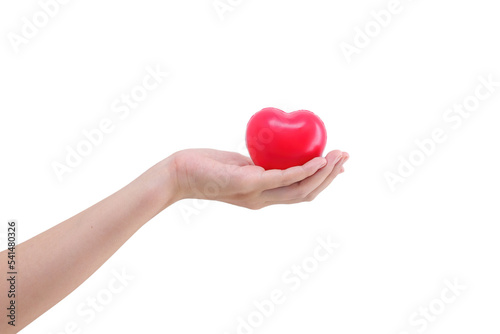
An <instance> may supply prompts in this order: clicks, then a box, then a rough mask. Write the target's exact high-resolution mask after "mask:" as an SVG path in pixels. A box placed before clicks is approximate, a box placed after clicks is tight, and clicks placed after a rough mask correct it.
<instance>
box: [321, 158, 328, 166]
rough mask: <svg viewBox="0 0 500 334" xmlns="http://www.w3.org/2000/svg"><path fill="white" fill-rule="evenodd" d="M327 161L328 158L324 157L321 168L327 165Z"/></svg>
mask: <svg viewBox="0 0 500 334" xmlns="http://www.w3.org/2000/svg"><path fill="white" fill-rule="evenodd" d="M326 163H327V161H326V159H325V158H323V159H322V161H321V164H320V165H319V168H323V167H325V166H326Z"/></svg>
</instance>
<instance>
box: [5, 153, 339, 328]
mask: <svg viewBox="0 0 500 334" xmlns="http://www.w3.org/2000/svg"><path fill="white" fill-rule="evenodd" d="M347 158H348V156H347V154H344V155H342V152H340V151H334V152H331V153H330V154H329V155H328V156H327V160H328V161H327V162H328V163H327V164H326V166H322V165H323V164H324V163H325V159H324V158H316V159H313V160H311V161H310V162H308V163H307V164H305V165H304V166H300V167H293V168H290V169H288V170H286V171H277V170H273V171H264V170H263V169H262V168H260V167H256V166H254V165H253V164H252V162H251V161H250V159H249V158H246V157H244V156H241V155H239V154H236V153H231V152H221V151H215V150H186V151H181V152H178V153H176V154H174V155H172V156H170V157H169V158H167V159H165V160H163V161H161V162H160V163H158V164H156V165H155V166H153V167H152V168H150V169H149V170H148V171H146V172H145V173H144V174H142V175H141V176H139V177H138V178H137V179H135V180H134V181H132V182H131V183H130V184H128V185H127V186H125V187H124V188H122V189H121V190H119V191H117V192H116V193H114V194H113V195H111V196H109V197H107V198H105V199H103V200H102V201H100V202H99V203H97V204H95V205H93V206H91V207H90V208H88V209H86V210H84V211H82V212H80V213H79V214H77V215H76V216H73V217H71V218H69V219H68V220H66V221H64V222H62V223H60V224H58V225H56V226H54V227H53V228H51V229H49V230H47V231H45V232H43V233H41V234H39V235H37V236H35V237H34V238H32V239H30V240H28V241H26V242H23V243H21V244H20V245H18V246H17V248H16V253H17V256H18V258H20V259H22V261H20V262H19V265H18V267H17V272H18V277H19V279H18V282H17V291H18V293H17V295H16V310H17V317H16V326H15V327H14V326H11V325H9V324H8V323H7V321H8V319H6V317H5V316H4V317H2V318H3V320H2V321H1V323H0V332H1V333H6V334H7V333H16V332H18V331H19V330H21V329H22V328H24V327H25V326H27V325H28V324H29V323H31V322H32V321H33V320H35V319H36V318H38V317H39V316H40V315H42V314H43V313H44V312H46V311H47V310H48V309H50V308H51V307H52V306H54V305H55V304H57V303H58V302H59V301H60V300H62V299H63V298H64V297H66V296H67V295H68V294H70V293H71V292H72V291H73V290H74V289H76V288H77V287H78V286H79V285H80V284H82V283H83V282H84V281H85V280H86V279H87V278H89V277H90V276H91V275H92V274H93V273H94V272H95V271H96V270H97V269H98V268H99V267H100V266H101V265H102V264H103V263H104V262H106V261H107V260H108V259H109V258H110V257H111V255H113V254H114V253H115V252H116V251H117V250H118V248H120V247H121V246H122V245H123V244H124V243H125V241H127V240H128V239H129V238H130V237H131V236H132V235H133V234H134V233H135V232H136V231H137V230H138V229H139V228H141V226H143V225H144V224H145V223H146V222H147V221H149V220H150V219H151V218H153V217H154V216H155V215H157V214H158V213H159V212H161V211H162V210H163V209H165V208H166V207H168V206H169V205H171V204H172V203H174V202H175V201H177V200H180V199H183V198H202V199H212V200H219V201H224V202H227V203H231V204H235V205H239V206H244V207H248V208H251V209H259V208H261V207H264V206H267V205H272V204H278V203H297V202H301V201H307V200H312V199H313V198H314V197H315V196H316V195H317V194H318V193H319V192H321V191H322V190H323V189H324V188H325V187H326V186H328V184H329V183H330V182H331V181H332V180H333V179H334V178H335V177H336V176H337V175H338V174H339V173H341V172H342V171H343V167H342V164H343V162H344V161H345V160H347ZM207 185H209V188H210V189H211V190H210V191H208V190H207V189H208V188H207ZM214 187H215V189H216V191H212V190H213V189H214ZM0 270H2V272H3V273H6V272H8V271H9V270H7V252H6V251H4V252H2V253H0ZM7 284H8V282H7V280H1V281H0V305H2V308H3V306H4V305H7V304H8V299H7V293H6V292H7V291H8V286H7Z"/></svg>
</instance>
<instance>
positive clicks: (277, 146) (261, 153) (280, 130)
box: [246, 108, 326, 170]
mask: <svg viewBox="0 0 500 334" xmlns="http://www.w3.org/2000/svg"><path fill="white" fill-rule="evenodd" d="M246 143H247V148H248V152H249V153H250V157H251V158H252V161H253V162H254V164H256V165H257V166H261V167H263V168H264V169H266V170H267V169H286V168H289V167H293V166H300V165H303V164H304V163H306V162H307V161H309V160H311V159H313V158H315V157H319V156H321V155H322V154H323V150H324V149H325V145H326V129H325V125H324V124H323V121H322V120H321V119H320V118H319V117H318V116H316V115H315V114H313V113H312V112H310V111H307V110H299V111H294V112H291V113H285V112H284V111H282V110H279V109H276V108H265V109H262V110H261V111H259V112H258V113H256V114H255V115H253V116H252V118H251V119H250V121H249V122H248V125H247V132H246Z"/></svg>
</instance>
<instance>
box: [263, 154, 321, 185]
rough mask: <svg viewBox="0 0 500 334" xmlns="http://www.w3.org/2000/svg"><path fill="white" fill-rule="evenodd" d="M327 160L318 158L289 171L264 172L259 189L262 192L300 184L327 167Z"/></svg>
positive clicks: (273, 170) (271, 170) (272, 170)
mask: <svg viewBox="0 0 500 334" xmlns="http://www.w3.org/2000/svg"><path fill="white" fill-rule="evenodd" d="M326 162H327V161H326V159H325V158H323V157H317V158H314V159H312V160H309V161H308V162H306V163H305V164H304V165H302V166H295V167H290V168H288V169H284V170H281V169H270V170H266V171H264V172H262V174H261V176H260V179H259V181H258V182H259V183H258V184H259V188H260V189H262V190H268V189H274V188H279V187H285V186H289V185H291V184H293V183H296V182H299V181H301V180H304V179H306V178H308V177H309V176H311V175H313V174H314V173H316V172H317V171H318V170H319V169H320V168H322V167H324V166H325V165H326Z"/></svg>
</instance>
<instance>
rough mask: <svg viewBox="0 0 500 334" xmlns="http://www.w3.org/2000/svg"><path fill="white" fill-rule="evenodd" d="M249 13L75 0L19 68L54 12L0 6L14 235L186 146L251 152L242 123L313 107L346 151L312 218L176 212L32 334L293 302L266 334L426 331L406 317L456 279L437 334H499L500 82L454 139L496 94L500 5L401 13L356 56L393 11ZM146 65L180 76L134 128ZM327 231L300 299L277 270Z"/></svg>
mask: <svg viewBox="0 0 500 334" xmlns="http://www.w3.org/2000/svg"><path fill="white" fill-rule="evenodd" d="M233 3H234V4H235V5H234V6H233V7H234V8H233V10H232V11H231V12H227V13H225V15H224V20H222V19H221V18H220V16H219V15H218V13H217V12H216V10H215V9H214V7H213V6H212V5H213V4H212V0H203V1H201V0H193V1H152V0H143V1H123V0H122V1H118V0H115V1H95V0H87V1H79V0H74V1H70V2H69V3H68V4H65V5H60V8H59V12H58V13H57V14H56V15H55V16H54V17H53V18H50V21H49V22H48V24H47V25H46V26H45V27H43V28H41V29H40V30H39V32H38V34H36V36H34V37H32V38H31V39H29V41H28V43H27V44H23V45H21V46H20V47H19V52H17V53H16V52H15V50H14V48H13V46H12V44H11V42H10V41H9V38H8V34H9V33H16V34H20V33H21V29H22V26H23V24H24V23H23V20H22V18H23V17H27V18H29V19H30V20H32V16H33V15H34V14H35V13H37V12H39V11H40V5H39V3H38V2H37V1H34V0H22V1H9V2H7V1H3V2H2V3H1V4H0V29H1V34H2V42H1V43H0V57H1V62H0V112H1V116H0V127H1V131H0V143H1V144H0V145H1V146H0V156H1V157H2V162H1V165H0V185H1V187H0V189H1V192H0V221H2V226H3V227H2V233H5V231H4V230H6V227H7V224H6V222H7V220H8V219H13V218H14V219H17V220H18V224H19V226H20V241H25V240H27V239H29V238H31V237H33V236H35V235H36V234H38V233H41V232H43V231H45V230H46V229H48V228H50V227H52V226H54V225H55V224H57V223H59V222H61V221H63V220H65V219H67V218H68V217H71V216H73V215H74V214H76V213H78V212H80V211H81V210H83V209H85V208H87V207H89V206H91V205H92V204H94V203H96V202H97V201H99V200H101V199H102V198H104V197H106V196H107V195H109V194H111V193H113V192H114V191H116V190H118V189H119V188H121V187H122V186H124V185H126V184H127V183H128V182H130V181H131V180H132V179H134V178H135V177H136V176H138V175H139V174H140V173H142V172H143V171H144V170H146V169H147V168H149V167H150V166H151V165H153V164H154V163H156V162H157V161H159V160H161V159H163V158H165V157H167V156H168V155H170V154H172V153H173V152H175V151H177V150H181V149H184V148H192V147H209V148H215V149H223V150H231V151H239V152H245V147H244V146H242V143H243V141H244V133H245V127H246V122H247V121H248V119H249V118H250V117H251V115H252V114H253V113H255V112H256V111H258V110H260V109H262V108H264V107H269V106H273V107H277V108H280V109H283V110H285V111H294V110H298V109H309V110H311V111H313V112H314V113H316V114H317V115H319V116H320V117H321V118H322V119H323V121H324V122H325V124H326V127H327V131H328V144H327V149H328V150H333V149H341V150H344V151H347V152H349V153H350V155H351V159H350V160H349V162H348V163H347V164H346V172H345V173H344V174H342V175H341V176H339V177H338V179H336V180H335V182H334V183H333V184H332V186H331V187H329V188H328V189H327V190H326V191H325V192H324V193H323V194H321V195H320V196H319V197H318V198H317V199H316V200H315V201H313V202H311V203H305V204H300V205H294V206H276V207H269V208H265V209H263V210H260V211H250V210H246V209H242V208H237V207H234V206H230V205H226V204H220V203H203V204H201V205H200V203H193V202H192V201H184V202H181V203H176V204H175V205H173V206H172V207H170V208H168V209H167V210H166V211H165V212H163V213H161V214H160V215H158V216H157V217H155V218H154V219H153V220H152V221H150V222H149V223H148V224H147V225H146V226H145V227H144V228H142V229H141V230H140V231H139V232H138V233H137V234H136V235H134V236H133V237H132V239H131V240H129V241H128V242H127V243H126V244H125V245H124V246H123V247H122V248H121V249H120V250H119V251H118V252H117V253H116V254H115V255H114V256H113V257H112V258H111V259H110V260H109V261H108V262H107V263H106V264H105V265H104V266H103V267H102V268H101V269H100V270H99V271H98V272H97V273H96V274H95V275H94V276H92V277H91V278H90V279H89V280H87V281H86V282H85V283H84V284H83V285H82V286H80V287H79V288H78V289H77V290H76V291H75V292H74V293H72V294H71V295H70V296H68V297H67V298H66V299H64V300H63V301H62V302H60V303H59V304H58V305H57V306H55V307H54V308H52V309H51V310H50V311H48V312H47V313H46V314H44V315H43V316H42V317H40V318H39V319H38V320H36V321H35V322H34V323H32V324H31V325H30V326H28V327H27V328H26V329H25V330H24V331H23V333H37V334H38V333H47V334H48V333H65V331H64V330H65V326H67V324H68V323H71V322H76V323H77V324H78V326H79V328H80V332H83V333H124V332H127V333H149V332H151V333H214V334H215V333H221V334H222V333H224V332H228V333H230V334H233V333H237V330H236V328H237V327H236V326H237V324H238V322H237V319H238V317H240V316H241V317H243V318H246V317H247V316H248V315H249V314H250V313H251V312H252V311H254V310H255V307H254V306H253V302H254V301H260V300H263V299H266V298H269V294H270V292H271V291H272V290H273V289H276V288H277V289H281V290H282V291H285V292H287V299H286V301H285V302H284V303H283V304H282V305H278V306H276V311H275V312H274V314H272V315H271V316H270V317H268V318H266V319H265V320H264V322H263V324H262V325H261V326H259V327H258V328H255V329H254V333H262V334H264V333H318V334H320V333H321V334H329V333H384V334H387V333H391V334H392V333H394V334H398V333H400V332H402V331H406V332H408V333H411V334H413V333H418V332H419V331H418V330H419V329H422V328H421V327H420V326H413V325H411V324H410V322H409V318H410V317H411V316H412V314H413V313H414V312H418V311H419V308H420V307H424V308H425V307H429V303H432V302H433V300H434V301H435V299H436V298H437V299H439V298H440V293H441V291H442V290H443V289H444V288H445V287H446V285H445V283H444V282H445V280H446V279H448V280H451V281H453V280H455V279H457V280H458V282H460V283H461V284H462V285H465V286H466V287H467V288H466V289H465V291H463V292H462V293H461V294H460V296H459V297H458V298H456V300H455V302H453V303H450V304H446V306H445V307H446V309H445V310H444V312H443V313H442V314H440V315H438V316H436V319H435V321H432V322H430V321H429V326H428V328H426V330H425V332H427V333H493V332H498V331H499V330H500V324H499V322H498V314H499V312H500V303H499V302H498V300H499V298H500V287H499V282H500V271H499V270H498V263H499V261H498V257H499V254H500V243H499V242H498V232H499V229H498V224H499V222H500V214H499V213H498V200H499V193H498V187H499V186H500V179H499V176H498V169H499V167H500V160H499V159H498V143H499V141H500V134H499V131H498V124H499V121H500V116H499V108H500V88H498V87H497V91H496V92H495V94H493V95H492V96H491V97H490V98H488V99H487V100H485V101H482V102H481V104H480V106H479V108H478V109H477V110H476V111H474V112H473V113H471V116H470V117H469V118H468V119H465V120H464V121H463V123H462V124H461V125H460V126H459V127H458V128H457V129H453V128H452V127H450V124H448V123H446V122H445V121H444V120H443V115H444V114H445V112H446V110H447V109H448V108H450V107H453V105H454V104H456V103H461V102H462V101H463V100H464V98H466V97H467V96H470V95H473V94H474V91H475V89H476V87H477V86H478V85H479V84H480V82H479V80H478V77H479V76H484V77H487V76H488V75H492V76H493V78H495V79H496V80H497V81H499V80H500V69H499V68H498V67H499V60H500V44H499V39H498V31H500V21H499V20H498V12H499V8H498V5H497V4H496V2H495V1H491V0H474V1H451V0H446V1H429V0H420V1H409V0H401V7H402V10H401V12H400V13H399V14H396V15H393V17H392V20H391V22H390V24H389V25H388V26H387V27H384V28H382V30H381V32H380V33H379V34H378V36H376V37H373V38H372V39H371V43H370V44H369V45H368V46H367V47H365V48H362V49H360V52H359V54H356V55H354V56H353V57H352V62H350V63H348V61H347V60H346V57H344V55H343V53H342V51H341V48H340V45H341V43H342V42H346V43H350V44H352V43H353V40H354V37H355V35H356V32H355V28H356V27H359V28H361V29H363V28H364V27H365V24H367V23H368V22H370V21H372V20H373V18H372V17H371V16H370V12H371V11H372V10H375V11H379V10H382V9H385V8H387V6H388V3H389V1H383V0H382V1H347V0H344V1H326V0H323V1H321V0H308V1H305V0H303V1H290V0H272V1H264V0H243V1H241V2H240V3H239V4H237V1H233ZM147 66H150V67H152V68H155V67H156V66H160V68H161V69H162V70H165V71H167V70H168V72H169V77H168V78H167V79H166V80H165V81H164V82H163V83H162V84H161V86H159V87H158V88H157V89H156V90H154V91H153V92H151V93H150V94H149V95H148V97H147V99H146V100H145V101H143V102H141V104H140V106H139V107H138V108H136V109H134V110H132V112H131V113H130V115H129V117H128V118H126V119H124V120H120V119H119V118H118V115H117V114H115V113H113V111H112V110H111V104H112V103H113V101H114V100H115V99H117V98H119V97H120V95H121V94H122V93H130V91H131V89H132V88H133V87H134V86H136V85H137V84H140V83H141V81H142V78H143V77H144V76H145V75H146V74H147V72H146V70H145V68H146V67H147ZM104 118H111V119H112V120H113V121H114V122H115V123H114V124H115V128H114V131H113V132H112V133H110V134H107V135H106V136H105V137H104V140H103V142H102V143H101V144H100V145H99V146H98V147H95V148H94V150H93V152H92V153H91V154H90V155H88V156H87V157H85V158H84V159H83V161H82V163H81V164H80V165H79V166H77V167H76V168H75V169H74V170H73V172H72V173H68V174H65V175H64V178H63V181H62V182H60V181H59V180H58V179H57V177H56V174H55V173H54V171H53V169H52V167H51V164H52V163H53V162H54V161H59V162H64V159H65V156H66V146H67V145H69V146H70V147H73V148H74V147H75V146H76V145H77V144H78V142H80V141H81V140H83V139H84V137H83V134H82V131H83V130H90V129H93V128H95V127H97V125H98V124H99V122H100V121H101V120H102V119H104ZM436 127H440V128H442V129H444V130H445V131H446V134H447V141H446V142H445V143H443V144H439V145H437V147H436V148H435V151H434V152H433V154H431V155H430V156H429V157H428V158H426V160H425V162H424V163H423V164H422V165H421V166H418V167H417V168H416V170H415V171H414V173H413V174H412V175H411V176H409V177H407V178H405V182H404V183H402V184H398V185H397V187H396V189H395V191H391V189H390V187H389V185H388V183H387V182H386V179H385V177H384V173H386V172H394V173H396V171H397V168H398V164H399V160H398V156H403V157H409V155H410V154H411V153H412V152H413V151H414V150H415V149H417V146H416V144H415V140H422V139H425V138H429V137H430V135H431V133H432V131H433V129H435V128H436ZM186 210H188V212H189V213H190V215H186ZM183 212H184V215H183ZM3 236H5V235H4V234H3ZM327 236H331V237H332V238H333V239H334V240H337V241H338V242H340V244H341V245H340V247H339V248H338V250H337V251H336V253H335V254H334V255H333V256H332V257H331V258H330V259H328V260H327V261H324V262H322V263H321V264H320V265H319V269H318V270H317V271H315V272H313V273H312V274H311V275H310V278H309V279H306V280H304V281H303V282H302V285H301V287H300V289H298V290H297V291H293V292H291V291H290V288H289V287H290V285H287V284H286V283H284V282H283V281H282V278H281V276H282V275H283V274H284V273H285V272H286V271H287V270H288V269H289V268H290V266H291V265H292V264H294V263H297V264H299V263H301V262H302V261H303V259H306V258H307V257H308V256H310V255H311V254H312V253H313V250H314V248H315V247H316V245H317V243H316V241H315V239H316V238H317V237H327ZM2 242H3V243H2V248H3V249H5V248H6V246H5V240H2ZM54 242H57V240H55V241H54ZM75 265H78V264H77V263H75ZM122 269H124V270H126V272H127V273H129V274H130V275H132V276H134V279H133V280H132V281H131V282H130V283H129V284H128V285H127V286H126V287H125V289H124V290H123V291H122V292H120V293H118V294H115V295H113V300H112V301H111V302H110V303H109V304H107V305H106V306H105V307H104V310H103V311H102V312H100V313H97V314H96V317H95V319H94V320H93V321H91V322H90V323H87V322H86V320H87V318H86V317H82V316H80V315H79V314H78V313H77V311H76V309H77V307H78V306H79V305H81V303H85V301H86V299H87V298H89V297H95V296H97V295H98V294H99V293H101V294H102V293H104V292H102V290H103V289H106V287H107V285H108V283H109V282H110V280H111V278H112V277H113V274H112V272H113V270H116V271H121V270H122ZM436 305H437V304H436ZM70 332H71V331H66V333H70Z"/></svg>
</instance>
